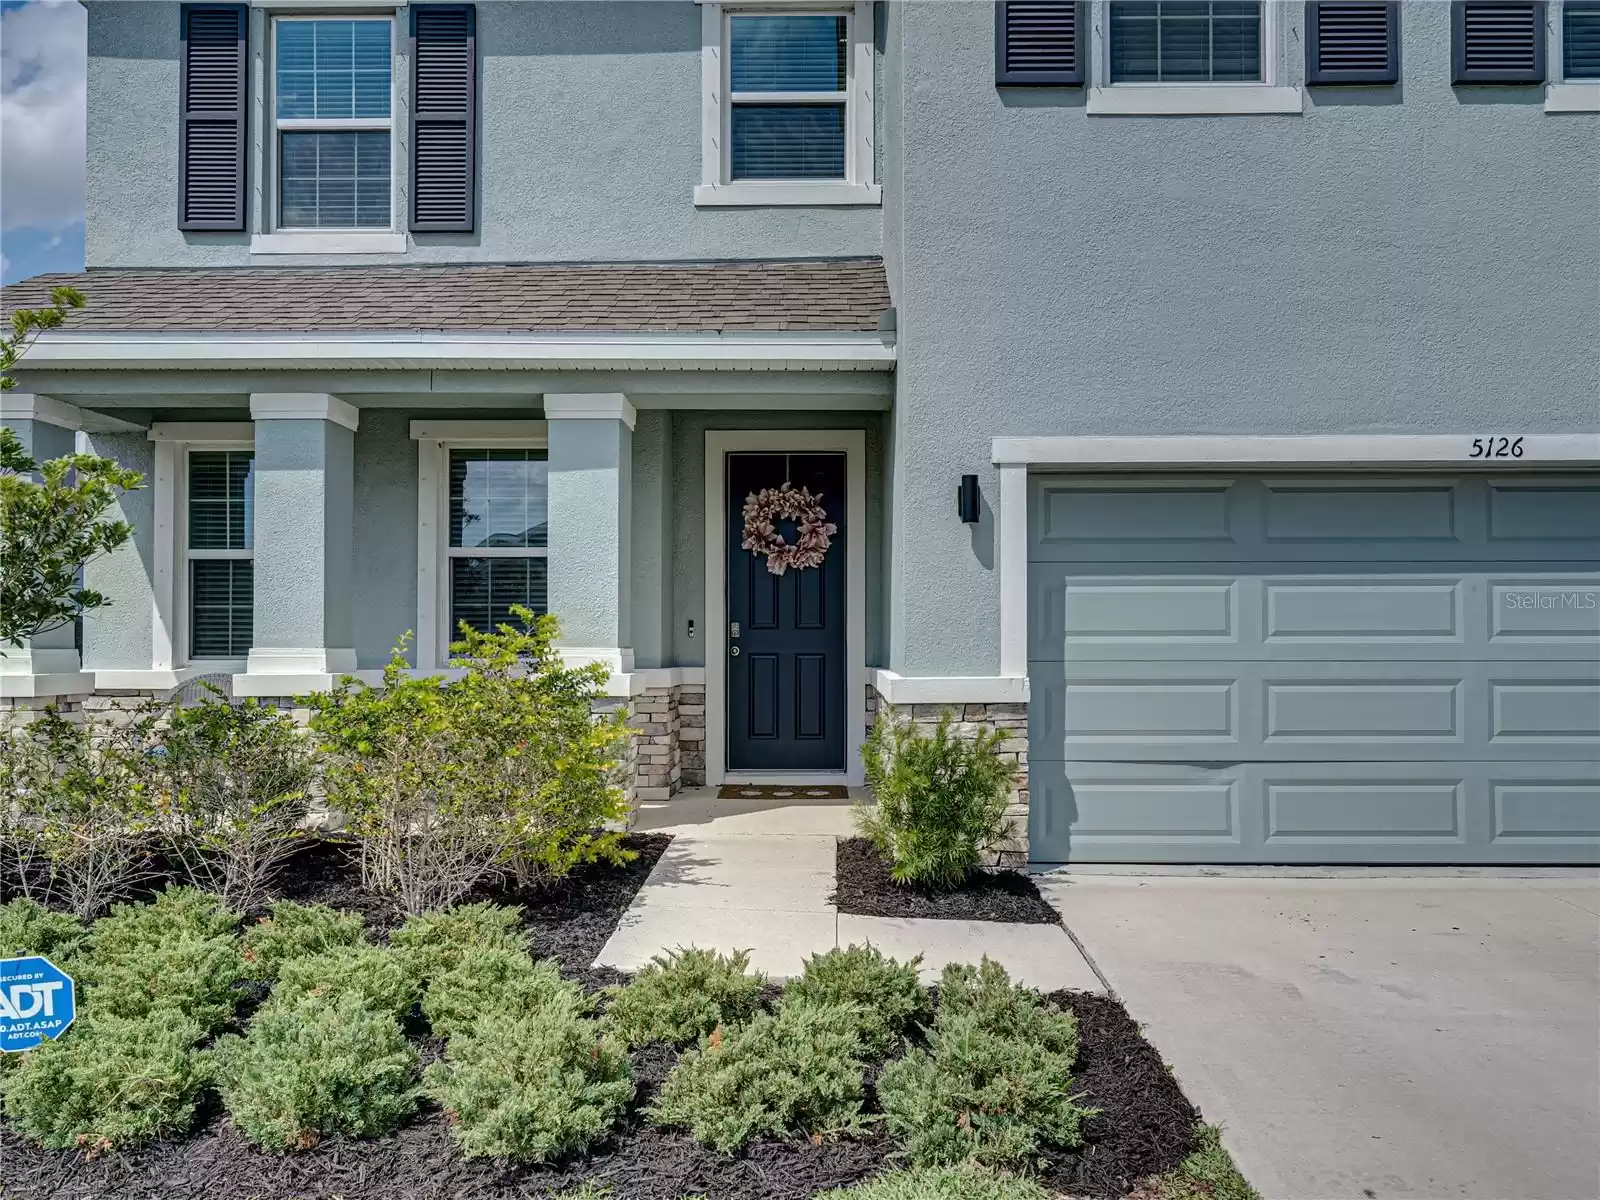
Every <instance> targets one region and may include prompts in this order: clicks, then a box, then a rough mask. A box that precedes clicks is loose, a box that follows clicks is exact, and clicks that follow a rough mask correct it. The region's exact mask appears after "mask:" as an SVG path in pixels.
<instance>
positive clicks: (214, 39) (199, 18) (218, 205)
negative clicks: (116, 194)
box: [178, 4, 249, 232]
mask: <svg viewBox="0 0 1600 1200" xmlns="http://www.w3.org/2000/svg"><path fill="white" fill-rule="evenodd" d="M247 20H248V12H247V10H246V8H245V6H244V5H243V4H185V5H183V6H182V7H181V8H180V9H179V30H178V36H179V38H180V41H181V49H180V52H179V56H178V59H179V66H178V228H179V229H196V230H204V229H210V230H228V231H234V232H242V231H243V229H244V199H245V187H244V185H245V171H246V167H245V108H246V97H247V84H246V79H247V75H246V71H245V43H246V41H247V40H248V36H249V35H248V32H247V31H248V28H249V27H248V25H247V24H246V22H247Z"/></svg>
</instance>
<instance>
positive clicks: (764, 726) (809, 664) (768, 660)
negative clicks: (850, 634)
mask: <svg viewBox="0 0 1600 1200" xmlns="http://www.w3.org/2000/svg"><path fill="white" fill-rule="evenodd" d="M727 479H728V506H727V521H728V631H727V632H728V638H727V647H728V648H727V655H728V715H727V720H728V769H729V770H730V771H842V770H844V767H845V761H844V722H845V673H846V672H845V661H844V658H845V642H844V634H845V629H844V619H845V612H844V607H845V586H844V585H845V550H844V548H845V538H846V537H847V536H848V535H849V531H848V530H847V529H846V528H845V524H844V509H845V494H844V455H842V454H730V455H728V474H727ZM785 479H787V480H788V481H789V482H790V483H792V484H794V486H795V487H797V488H798V487H805V488H809V489H811V492H812V493H813V494H814V495H816V494H820V495H821V497H822V505H823V507H824V508H825V509H827V512H828V519H829V520H830V521H832V522H833V523H834V524H835V525H837V526H838V527H839V530H838V532H837V533H836V534H834V536H833V544H832V545H831V546H829V547H828V556H827V558H826V559H825V560H824V561H823V563H822V565H821V566H820V567H810V568H807V569H805V570H798V571H797V570H793V569H790V570H788V571H785V572H784V573H783V574H782V575H774V574H772V572H770V571H768V570H767V560H766V559H765V558H764V557H762V556H760V555H757V554H752V553H751V552H750V551H748V550H746V549H744V548H743V547H742V546H741V543H742V542H743V541H744V518H743V512H744V502H745V498H746V497H747V496H749V495H750V494H751V493H752V492H758V491H760V490H761V489H762V488H769V487H771V488H775V487H781V486H782V485H783V482H784V480H785ZM779 532H780V533H782V534H783V535H784V537H785V538H786V539H787V540H788V541H790V542H791V543H792V542H793V541H794V529H793V527H792V526H790V525H787V524H786V525H784V526H781V527H780V529H779Z"/></svg>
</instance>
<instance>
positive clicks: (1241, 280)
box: [883, 0, 1600, 675]
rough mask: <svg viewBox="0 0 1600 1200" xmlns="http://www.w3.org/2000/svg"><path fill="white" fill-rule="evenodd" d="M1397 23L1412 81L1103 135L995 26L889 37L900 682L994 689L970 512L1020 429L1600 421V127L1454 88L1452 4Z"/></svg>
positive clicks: (987, 533) (942, 1) (957, 12)
mask: <svg viewBox="0 0 1600 1200" xmlns="http://www.w3.org/2000/svg"><path fill="white" fill-rule="evenodd" d="M1402 8H1403V22H1402V30H1403V36H1402V62H1403V68H1402V70H1403V82H1402V85H1401V86H1400V87H1397V88H1381V89H1378V88H1373V89H1369V88H1354V89H1351V88H1340V89H1335V88H1317V89H1311V90H1310V93H1309V98H1308V101H1307V104H1306V111H1305V113H1304V114H1303V115H1300V116H1260V117H1236V116H1235V117H1172V118H1127V117H1098V116H1089V115H1087V113H1086V112H1085V109H1084V101H1083V93H1082V91H1081V90H1080V89H1060V90H1056V89H1007V90H997V89H996V87H995V84H994V43H993V37H994V10H993V6H992V5H990V4H988V3H959V2H954V0H915V2H913V3H910V4H905V5H901V6H900V7H899V11H898V12H896V13H894V14H893V15H892V20H891V24H890V46H891V56H892V55H893V53H894V51H895V50H898V53H899V55H900V56H901V67H902V74H901V76H900V77H899V78H898V79H897V77H896V75H895V73H894V71H893V70H892V69H891V71H890V72H889V73H888V78H887V80H886V84H885V87H886V90H891V91H893V92H894V94H892V95H887V96H885V97H883V103H884V106H885V111H886V113H888V114H889V115H890V123H889V128H888V129H887V130H886V134H885V137H886V140H887V145H888V146H889V147H890V148H891V149H890V151H889V156H888V158H887V160H886V167H885V173H886V181H887V186H888V187H889V188H891V189H893V188H894V187H896V186H897V184H898V185H901V186H902V187H903V194H902V196H901V198H900V201H899V205H898V209H897V208H896V206H895V204H894V203H893V202H892V201H891V203H890V206H889V208H888V209H887V210H886V225H887V228H888V230H889V231H890V232H889V233H888V235H887V238H886V241H887V242H888V243H890V245H886V250H885V253H886V257H888V259H889V263H890V269H891V278H892V280H893V290H894V295H895V303H896V306H897V309H898V314H899V356H900V357H899V366H898V372H897V374H898V378H897V393H896V411H895V423H894V431H893V437H894V445H895V482H894V494H893V498H892V505H893V512H894V516H895V520H894V532H893V537H894V541H895V546H894V549H893V554H892V558H893V562H894V567H893V582H892V585H891V591H892V595H893V600H892V601H891V616H890V625H891V634H890V640H891V650H890V659H891V665H892V666H894V667H895V668H896V669H898V670H901V671H903V672H905V673H907V674H915V675H983V674H993V673H994V672H995V671H996V670H997V669H998V610H999V592H998V586H997V582H996V578H995V572H994V569H993V563H992V552H991V551H992V541H993V539H992V530H991V529H990V528H989V525H988V519H987V517H986V523H985V524H984V525H980V526H978V527H977V529H976V533H975V534H974V532H973V531H969V530H967V529H965V528H963V527H962V526H960V525H959V524H958V523H957V522H956V521H955V519H954V511H953V510H954V505H953V503H952V502H951V499H950V498H951V493H952V492H953V490H954V488H955V486H956V481H957V479H958V477H959V476H960V475H961V474H963V473H967V472H976V473H978V475H979V477H980V479H981V481H982V486H983V489H984V492H985V495H986V497H987V498H988V499H989V500H991V501H992V500H993V499H994V497H995V494H996V476H995V472H994V471H993V470H992V469H991V468H990V467H989V465H988V464H989V443H990V439H991V438H992V437H995V436H997V435H1048V434H1055V435H1062V434H1181V433H1241V434H1265V433H1283V434H1308V433H1336V432H1361V433H1381V432H1385V431H1396V432H1401V431H1403V432H1411V433H1419V432H1459V433H1480V432H1488V431H1490V430H1493V431H1496V432H1518V433H1521V432H1529V433H1531V432H1555V431H1584V430H1596V429H1600V116H1595V115H1593V114H1571V115H1547V114H1546V113H1545V112H1544V110H1543V89H1541V88H1538V87H1531V88H1485V87H1476V88H1467V87H1463V88H1452V87H1451V86H1450V83H1449V78H1450V6H1449V5H1448V4H1444V3H1432V2H1429V3H1408V4H1404V5H1403V6H1402ZM1552 11H1554V7H1553V6H1552ZM1303 13H1304V6H1303V5H1301V4H1298V3H1286V4H1282V5H1281V9H1280V15H1281V17H1282V18H1283V24H1284V29H1283V47H1284V64H1285V71H1286V74H1287V82H1290V83H1295V82H1299V81H1300V80H1301V79H1303V77H1304V47H1303V43H1302V41H1301V36H1302V32H1303V30H1302V24H1303ZM897 155H898V156H900V159H901V161H898V162H897V158H896V156H897Z"/></svg>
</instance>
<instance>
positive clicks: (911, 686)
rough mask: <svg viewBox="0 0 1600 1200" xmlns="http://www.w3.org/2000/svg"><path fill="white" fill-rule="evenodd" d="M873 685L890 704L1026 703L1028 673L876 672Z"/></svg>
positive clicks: (881, 670) (879, 669)
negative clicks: (924, 674)
mask: <svg viewBox="0 0 1600 1200" xmlns="http://www.w3.org/2000/svg"><path fill="white" fill-rule="evenodd" d="M872 686H873V687H874V688H876V689H877V691H878V694H879V695H881V696H882V697H883V698H884V699H885V700H887V701H888V702H889V703H890V704H1026V703H1027V702H1028V695H1029V685H1028V677H1027V676H1026V675H965V676H942V677H922V676H906V675H899V674H896V673H895V672H894V671H887V670H884V669H882V668H878V669H876V670H874V671H872Z"/></svg>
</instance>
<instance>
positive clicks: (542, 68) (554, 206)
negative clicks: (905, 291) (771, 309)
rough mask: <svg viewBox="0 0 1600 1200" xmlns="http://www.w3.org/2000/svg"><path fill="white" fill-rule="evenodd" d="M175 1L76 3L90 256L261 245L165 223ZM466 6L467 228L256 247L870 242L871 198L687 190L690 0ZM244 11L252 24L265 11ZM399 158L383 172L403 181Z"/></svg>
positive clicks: (171, 170)
mask: <svg viewBox="0 0 1600 1200" xmlns="http://www.w3.org/2000/svg"><path fill="white" fill-rule="evenodd" d="M178 9H179V5H178V4H175V3H155V2H147V0H114V2H112V0H95V2H93V3H91V4H90V5H89V116H88V131H89V132H88V139H89V140H88V147H89V156H88V161H89V179H88V229H89V233H88V252H87V262H88V265H89V266H90V267H112V266H154V265H160V266H202V265H205V266H242V265H246V264H248V263H250V262H251V261H257V262H259V261H263V260H261V259H259V258H258V259H256V260H252V258H251V255H250V253H249V236H248V234H217V233H184V232H181V231H180V230H179V229H178V228H177V199H176V197H177V160H178V65H179V64H178V54H179V39H178V33H179V29H178ZM477 14H478V17H477V19H478V51H479V83H478V86H479V111H480V114H481V120H480V123H479V132H478V138H479V188H478V206H479V208H478V219H477V231H476V232H475V233H471V234H419V235H415V236H414V237H413V238H412V245H411V248H410V251H409V253H407V254H404V255H380V256H372V255H339V256H336V257H333V258H322V259H318V258H315V257H311V256H304V257H303V256H279V255H275V256H272V257H271V258H269V259H266V260H265V261H267V262H268V263H270V264H276V265H286V264H290V263H299V262H316V261H331V262H340V263H360V262H384V261H389V262H394V261H405V262H464V261H478V262H508V261H514V262H567V261H665V260H676V259H712V258H714V259H732V258H783V257H817V256H828V255H861V254H876V253H877V252H878V249H879V241H880V236H879V231H880V225H881V214H880V211H879V209H878V208H876V207H871V206H867V207H859V208H848V207H846V208H732V209H709V208H707V209H697V208H696V207H695V206H694V203H693V195H694V186H695V184H697V183H699V182H700V7H699V5H697V4H694V3H689V2H687V0H660V2H651V0H645V2H637V3H635V2H629V3H610V2H608V3H595V2H584V0H573V2H564V3H519V2H513V0H479V3H478V5H477ZM254 15H255V17H256V20H255V25H254V27H255V28H258V29H259V28H261V27H262V26H263V23H264V22H263V19H262V18H261V15H260V14H259V12H258V13H257V14H254ZM396 46H397V54H396V67H395V69H396V72H397V75H396V79H397V84H398V87H397V91H398V94H399V98H400V106H401V107H400V108H399V109H397V111H396V114H395V116H396V120H397V124H398V126H399V129H400V134H401V144H400V146H399V152H400V153H399V157H398V158H397V161H399V162H404V161H405V153H406V144H405V143H406V138H407V137H408V132H409V131H408V129H407V121H406V119H405V112H406V108H405V106H406V105H408V104H409V85H408V80H409V69H410V66H409V56H408V54H407V53H406V49H405V38H404V30H403V29H402V31H401V37H400V38H399V39H398V40H397V43H396ZM265 67H266V64H265V62H264V61H263V62H262V63H260V64H256V63H254V62H252V68H253V69H254V70H256V71H257V75H256V77H255V78H253V79H252V84H251V89H252V91H251V103H252V105H257V104H259V103H260V101H261V99H262V96H263V93H264V91H265V89H264V88H263V87H262V86H261V81H262V80H264V78H265ZM257 151H258V152H257V154H256V155H254V156H253V158H254V159H255V160H256V162H259V161H260V158H261V155H260V153H259V146H258V147H257ZM263 174H264V172H263V171H261V170H259V169H257V168H256V166H255V165H254V164H253V165H252V172H251V178H250V183H249V192H250V196H251V205H250V207H251V212H252V215H253V220H252V223H251V228H252V229H256V230H260V231H264V230H265V228H266V226H265V224H264V222H265V220H266V215H265V214H266V212H267V211H268V209H269V208H270V206H269V205H266V204H265V203H264V200H265V199H266V197H265V196H264V194H263V186H262V185H263V179H262V176H263ZM404 174H405V172H404V171H401V172H398V175H399V177H400V178H399V184H400V190H402V191H403V188H404V179H403V177H404ZM400 211H402V212H403V211H404V205H403V197H402V204H401V206H400Z"/></svg>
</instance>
